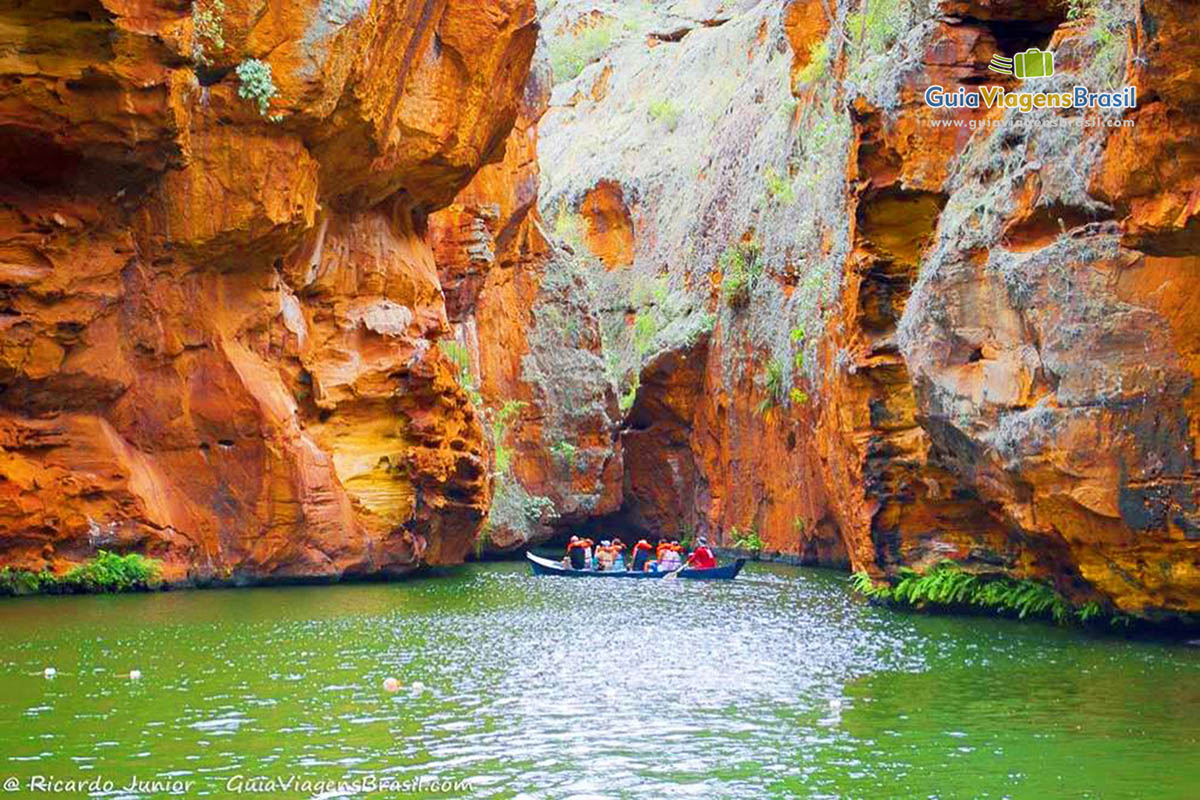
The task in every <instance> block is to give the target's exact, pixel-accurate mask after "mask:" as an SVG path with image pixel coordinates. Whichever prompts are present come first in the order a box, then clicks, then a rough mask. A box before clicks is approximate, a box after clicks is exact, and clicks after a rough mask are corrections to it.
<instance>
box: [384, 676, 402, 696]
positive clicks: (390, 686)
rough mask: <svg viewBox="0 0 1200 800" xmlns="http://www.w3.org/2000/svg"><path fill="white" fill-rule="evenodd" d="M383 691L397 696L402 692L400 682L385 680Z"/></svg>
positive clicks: (392, 679) (390, 679)
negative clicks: (397, 693)
mask: <svg viewBox="0 0 1200 800" xmlns="http://www.w3.org/2000/svg"><path fill="white" fill-rule="evenodd" d="M383 690H384V691H385V692H387V693H389V694H395V693H396V692H398V691H400V681H398V680H396V679H395V678H384V680H383Z"/></svg>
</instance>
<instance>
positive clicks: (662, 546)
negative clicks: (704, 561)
mask: <svg viewBox="0 0 1200 800" xmlns="http://www.w3.org/2000/svg"><path fill="white" fill-rule="evenodd" d="M682 552H683V548H682V547H680V546H679V542H678V541H674V542H668V541H666V540H663V541H661V542H659V543H658V571H659V572H674V571H675V570H677V569H679V568H680V567H682V566H683V558H682V557H681V556H680V553H682Z"/></svg>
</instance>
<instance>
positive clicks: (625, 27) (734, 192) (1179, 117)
mask: <svg viewBox="0 0 1200 800" xmlns="http://www.w3.org/2000/svg"><path fill="white" fill-rule="evenodd" d="M1198 9H1200V4H1198V3H1193V2H1187V3H1168V2H1155V1H1154V0H1147V2H1142V3H1126V2H1116V1H1115V0H1114V1H1113V2H1109V1H1108V0H1102V1H1101V2H1093V3H1084V2H1080V3H1063V4H1043V3H1030V2H1020V1H1018V2H1004V3H995V2H982V1H980V2H974V1H973V0H963V1H962V2H958V1H952V0H943V1H942V2H939V3H933V4H929V3H910V2H905V0H876V1H875V2H871V3H869V4H867V3H861V4H860V3H837V2H826V1H825V0H793V1H792V2H781V1H780V2H749V1H747V2H725V3H720V2H715V0H714V2H707V3H706V2H687V3H685V2H677V3H663V4H658V5H656V6H655V7H654V8H653V9H647V8H645V7H642V6H636V5H628V4H623V3H619V2H589V3H572V2H559V3H557V4H555V5H554V6H553V9H552V10H551V11H550V12H549V13H548V14H547V15H546V17H545V20H544V29H545V33H544V35H545V36H547V38H548V39H549V50H550V56H551V61H552V63H554V65H555V66H556V68H558V69H559V74H558V75H557V78H556V79H557V80H558V83H557V85H556V87H555V89H554V92H553V94H552V98H551V107H550V110H549V111H548V112H547V114H546V116H545V117H544V119H543V122H542V125H541V144H540V155H541V161H542V173H543V174H542V191H541V203H542V208H543V213H544V214H545V215H546V217H547V218H548V219H554V220H555V225H554V227H555V229H556V230H557V231H559V232H560V234H561V235H563V236H564V237H566V238H567V239H568V240H569V241H573V242H574V243H575V244H576V245H577V249H581V250H582V252H584V254H585V258H583V259H582V260H581V264H580V266H579V269H580V271H581V272H583V273H584V274H585V275H586V276H587V280H588V282H589V284H590V285H591V291H592V295H593V297H595V298H596V300H595V302H596V304H597V307H598V308H599V309H600V317H601V322H602V333H603V334H604V339H605V342H604V344H605V353H606V363H608V364H609V365H610V369H611V373H612V376H613V379H614V381H616V382H617V384H618V386H619V390H620V391H621V393H622V406H623V410H624V411H625V412H626V417H625V421H624V429H623V433H622V445H623V449H624V454H623V455H624V470H625V478H624V482H625V492H624V497H623V501H622V508H621V511H620V512H618V514H617V515H616V516H613V517H608V518H607V520H608V521H620V522H622V523H625V524H632V525H636V526H639V527H641V528H643V529H645V530H649V531H652V532H655V531H663V532H672V533H675V532H679V533H684V534H686V533H689V532H692V531H695V532H701V533H707V534H709V535H711V536H714V537H716V538H717V539H718V540H719V541H721V542H722V543H724V544H733V543H735V541H737V540H742V541H745V540H746V534H747V531H753V532H754V533H755V534H756V535H757V537H758V538H760V539H761V540H762V542H763V544H764V545H765V547H766V549H768V550H773V551H777V552H781V553H786V554H790V555H793V556H796V557H798V558H801V559H804V560H808V561H813V562H818V563H831V564H840V563H846V562H848V563H849V564H850V565H852V568H853V569H856V570H863V571H867V572H870V573H871V574H873V575H875V576H877V577H883V576H885V575H889V574H895V573H896V572H897V571H898V570H899V569H901V568H903V567H910V566H911V567H917V568H925V567H928V566H930V565H932V564H934V563H937V562H938V561H940V560H942V559H946V558H951V559H955V560H957V561H958V562H960V563H961V564H963V565H964V566H966V567H967V568H969V569H972V570H975V571H978V572H985V573H997V574H1007V575H1011V576H1015V577H1035V578H1044V579H1048V580H1050V581H1052V582H1053V583H1054V584H1055V586H1056V587H1057V588H1058V589H1060V590H1061V591H1063V592H1064V593H1066V594H1067V595H1068V596H1070V597H1071V598H1072V599H1074V600H1076V601H1078V602H1081V603H1082V602H1089V601H1096V602H1099V603H1101V604H1102V605H1105V606H1108V607H1110V608H1113V609H1116V610H1120V611H1122V612H1126V613H1130V614H1135V615H1142V616H1146V617H1155V618H1167V617H1171V616H1183V617H1187V616H1189V615H1192V614H1195V613H1196V612H1198V611H1200V535H1197V533H1196V513H1197V507H1196V502H1197V489H1198V488H1200V486H1198V485H1197V463H1196V455H1197V454H1196V452H1195V450H1196V443H1195V438H1196V436H1197V433H1196V431H1197V427H1198V425H1200V418H1198V417H1197V414H1196V409H1195V408H1194V406H1195V390H1194V384H1195V376H1196V369H1197V367H1196V364H1197V359H1196V348H1197V339H1196V336H1195V333H1196V332H1195V327H1196V325H1195V323H1194V322H1192V320H1193V319H1194V318H1195V316H1196V315H1195V314H1194V313H1191V311H1192V310H1191V308H1190V306H1191V304H1192V301H1191V298H1192V297H1193V292H1192V290H1191V284H1192V282H1193V275H1194V274H1195V269H1194V264H1193V259H1195V257H1196V255H1197V251H1196V243H1197V242H1196V238H1195V227H1196V226H1195V222H1194V215H1195V211H1194V208H1195V204H1194V202H1193V198H1194V191H1195V187H1194V185H1193V184H1194V175H1193V173H1194V172H1195V170H1194V169H1193V168H1192V164H1193V153H1192V151H1193V149H1194V145H1193V141H1192V140H1193V139H1194V137H1191V136H1190V131H1191V126H1192V125H1194V124H1195V120H1194V116H1195V113H1196V112H1195V109H1196V107H1197V106H1196V104H1195V101H1194V97H1193V95H1194V94H1195V92H1196V91H1197V89H1196V86H1197V83H1196V81H1195V74H1194V68H1193V67H1192V66H1191V65H1192V63H1193V61H1192V58H1191V55H1192V53H1194V52H1195V50H1196V46H1197V42H1198V41H1200V27H1198V26H1197V24H1196V22H1195V12H1196V11H1197V10H1198ZM1047 46H1048V47H1049V48H1050V49H1052V50H1053V51H1054V52H1055V55H1056V62H1057V74H1056V75H1055V76H1054V77H1052V78H1047V79H1045V80H1043V81H1041V82H1038V83H1033V82H1028V83H1026V84H1024V85H1023V84H1021V82H1019V81H1018V80H1017V79H1015V78H1012V77H1006V76H1002V75H998V74H996V73H994V72H990V71H989V70H988V63H989V61H990V60H991V58H992V56H993V55H995V54H997V53H999V54H1003V55H1012V54H1014V53H1017V52H1021V51H1024V50H1026V49H1028V48H1030V47H1047ZM575 73H577V74H575ZM935 84H936V85H942V86H945V87H947V88H948V89H950V90H953V89H956V88H958V87H959V86H965V87H968V88H969V89H971V88H973V87H975V86H978V85H982V84H988V85H997V86H1003V87H1005V88H1007V89H1009V90H1010V91H1021V90H1023V89H1024V90H1030V91H1032V90H1047V91H1067V90H1070V89H1071V88H1072V87H1074V86H1076V85H1084V86H1087V87H1089V88H1090V89H1091V90H1103V89H1110V88H1119V87H1122V86H1124V85H1126V84H1130V85H1135V86H1137V88H1138V93H1139V95H1138V96H1139V106H1138V108H1137V109H1135V110H1133V111H1130V112H1126V113H1123V112H1121V111H1119V110H1094V111H1087V112H1075V113H1073V114H1068V115H1063V114H1061V113H1060V112H1056V111H1035V112H1033V113H1029V114H1024V113H1021V112H1018V111H1015V110H1002V109H1000V110H989V109H985V108H964V109H956V110H942V111H937V110H933V109H930V108H929V107H928V106H927V105H926V104H925V102H924V100H923V95H924V91H925V89H926V88H927V87H929V86H931V85H935ZM1064 116H1067V117H1072V118H1073V119H1072V120H1070V122H1071V123H1072V124H1073V127H1072V125H1067V124H1063V123H1062V121H1061V118H1062V117H1064ZM1056 120H1057V121H1058V124H1054V123H1055V121H1056Z"/></svg>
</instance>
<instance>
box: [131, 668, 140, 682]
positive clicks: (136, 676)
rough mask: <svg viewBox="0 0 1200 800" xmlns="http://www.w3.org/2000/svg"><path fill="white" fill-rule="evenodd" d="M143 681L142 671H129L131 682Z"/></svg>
mask: <svg viewBox="0 0 1200 800" xmlns="http://www.w3.org/2000/svg"><path fill="white" fill-rule="evenodd" d="M141 679H142V671H141V670H140V669H131V670H129V680H131V681H140V680H141Z"/></svg>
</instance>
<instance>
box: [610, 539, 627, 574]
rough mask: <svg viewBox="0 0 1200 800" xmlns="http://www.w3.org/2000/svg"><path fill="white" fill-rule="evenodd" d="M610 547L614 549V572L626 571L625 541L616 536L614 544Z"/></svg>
mask: <svg viewBox="0 0 1200 800" xmlns="http://www.w3.org/2000/svg"><path fill="white" fill-rule="evenodd" d="M609 549H610V550H611V551H612V557H613V559H612V560H613V563H612V568H613V571H614V572H624V571H625V543H624V542H622V541H621V539H620V537H615V536H614V537H613V540H612V546H611V547H610V548H609Z"/></svg>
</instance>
